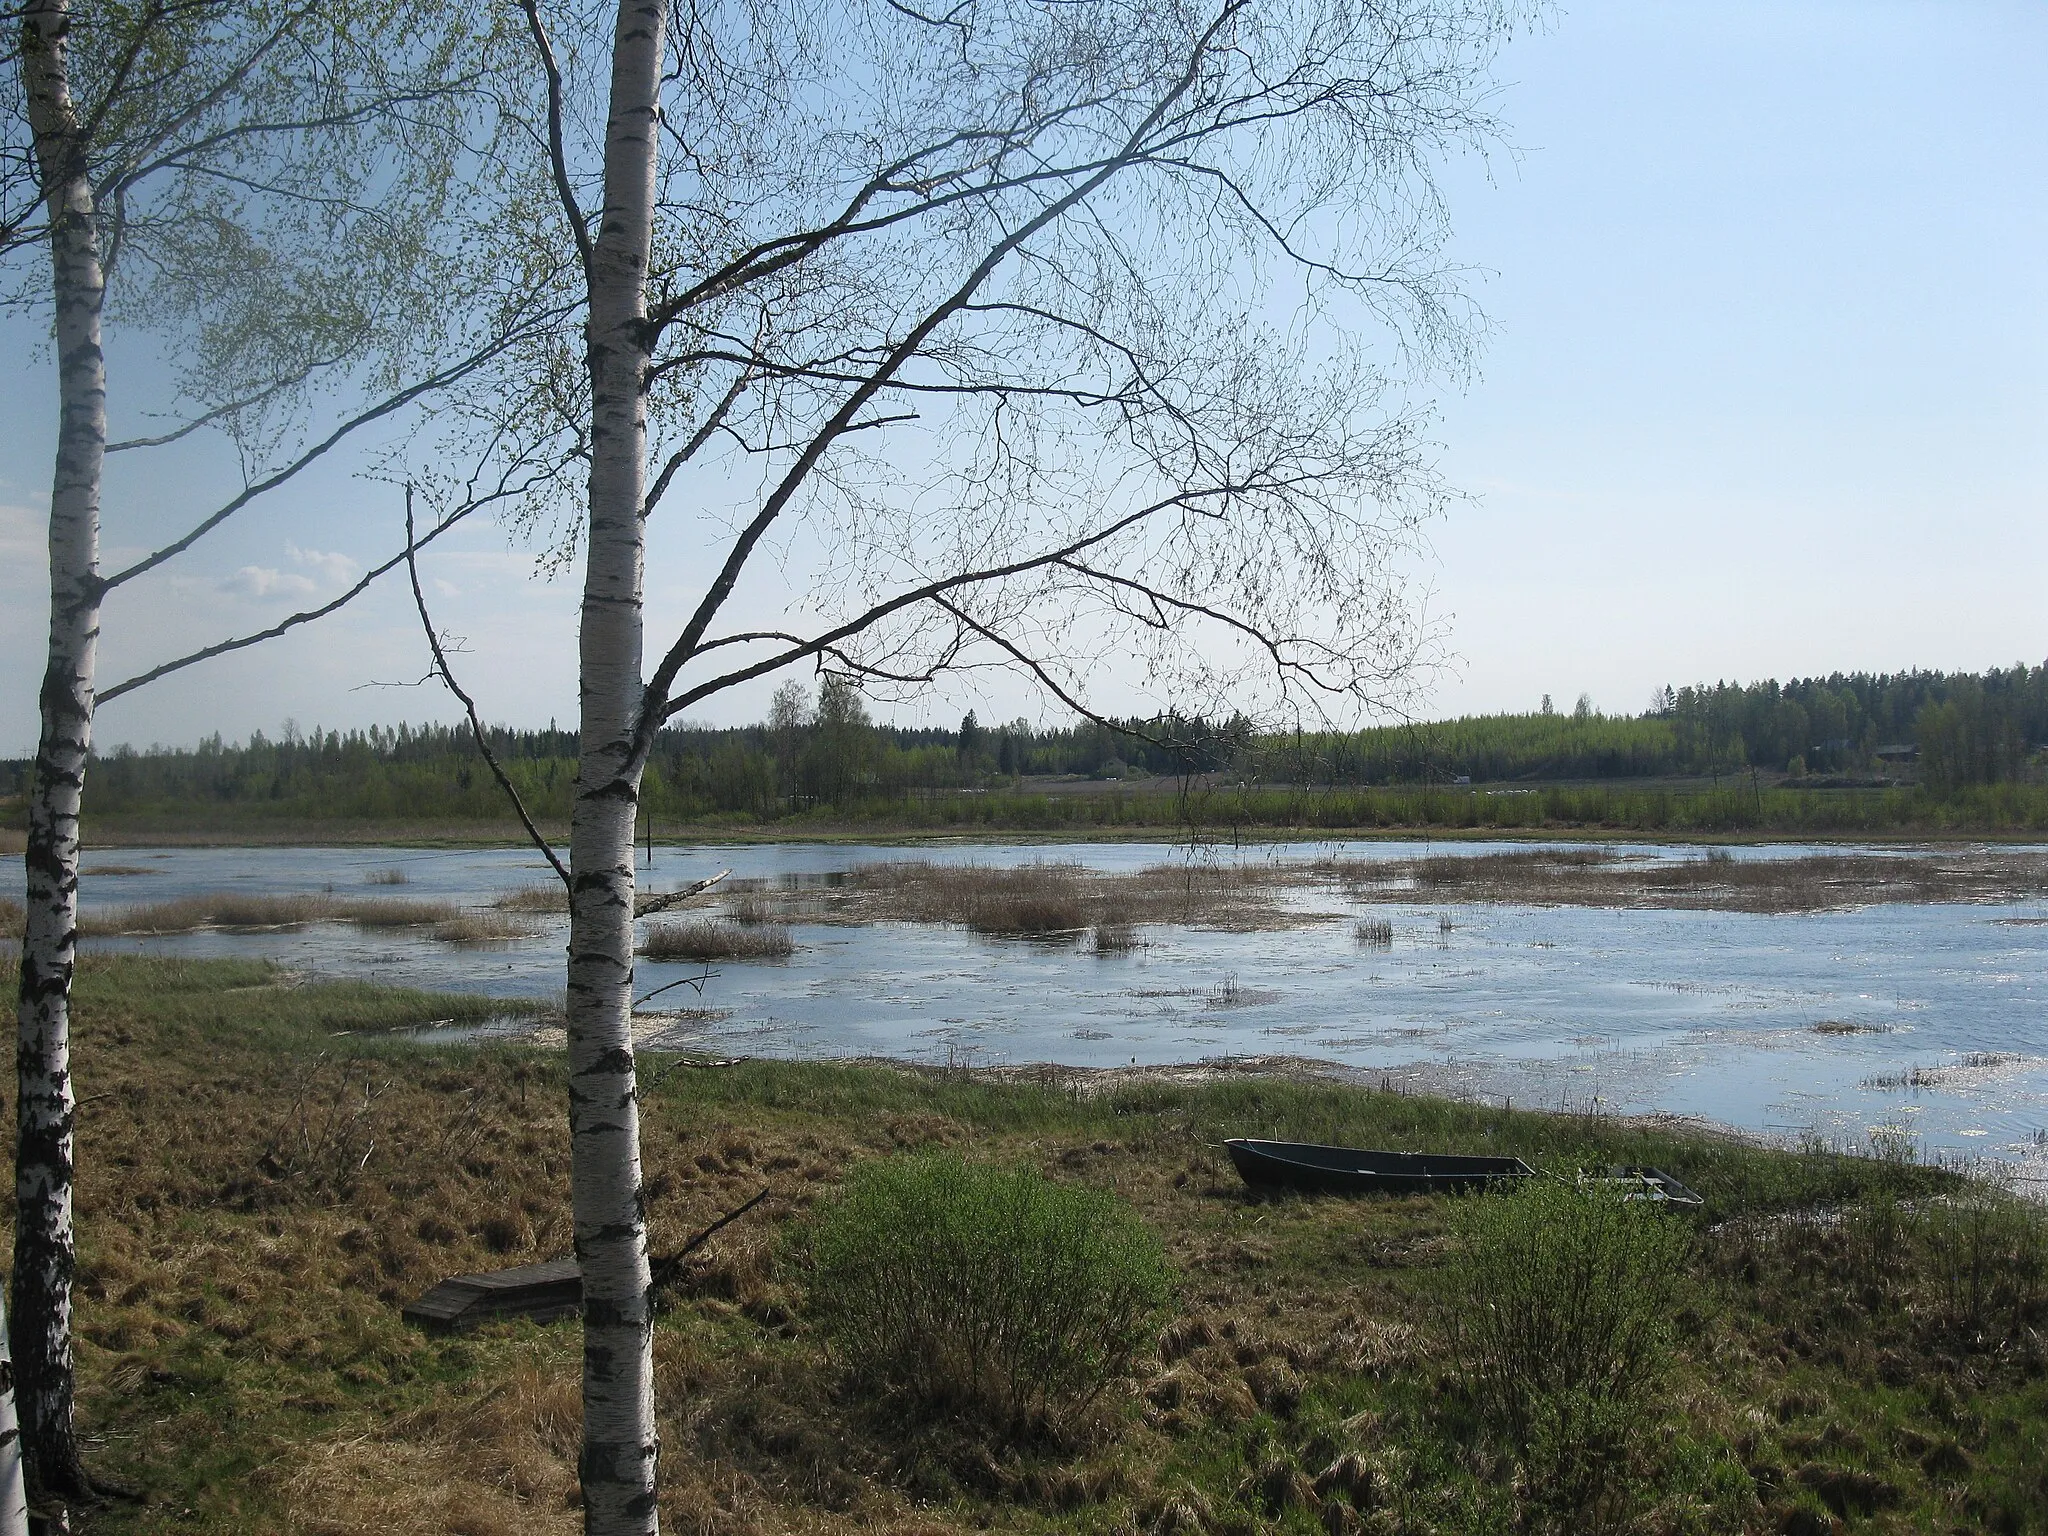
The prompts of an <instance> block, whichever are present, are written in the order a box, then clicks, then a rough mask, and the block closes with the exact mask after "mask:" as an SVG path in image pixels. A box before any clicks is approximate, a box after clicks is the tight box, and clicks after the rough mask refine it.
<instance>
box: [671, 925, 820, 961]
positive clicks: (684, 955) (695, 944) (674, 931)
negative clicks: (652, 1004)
mask: <svg viewBox="0 0 2048 1536" xmlns="http://www.w3.org/2000/svg"><path fill="white" fill-rule="evenodd" d="M640 953H641V954H643V955H645V956H646V957H647V958H648V959H650V960H787V959H788V958H789V957H790V956H791V955H793V954H795V953H796V942H795V941H794V940H793V939H791V938H790V935H789V930H788V929H787V928H782V927H774V926H759V927H742V926H741V925H740V924H738V923H724V922H718V921H715V920H699V921H696V922H688V923H655V924H652V925H650V926H649V927H648V929H647V932H646V934H645V935H644V936H643V937H642V938H641V940H640Z"/></svg>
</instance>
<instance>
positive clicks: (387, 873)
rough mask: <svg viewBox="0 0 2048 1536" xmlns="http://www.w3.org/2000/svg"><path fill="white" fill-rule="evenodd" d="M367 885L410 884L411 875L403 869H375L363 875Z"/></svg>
mask: <svg viewBox="0 0 2048 1536" xmlns="http://www.w3.org/2000/svg"><path fill="white" fill-rule="evenodd" d="M363 881H364V883H365V884H367V885H408V884H410V883H411V877H410V876H408V875H407V874H406V872H405V871H404V870H402V869H373V870H371V871H369V873H367V874H365V875H364V876H363Z"/></svg>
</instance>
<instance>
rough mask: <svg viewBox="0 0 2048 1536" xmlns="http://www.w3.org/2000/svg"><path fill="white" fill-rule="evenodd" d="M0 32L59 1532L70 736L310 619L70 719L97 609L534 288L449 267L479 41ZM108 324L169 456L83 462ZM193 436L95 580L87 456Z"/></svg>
mask: <svg viewBox="0 0 2048 1536" xmlns="http://www.w3.org/2000/svg"><path fill="white" fill-rule="evenodd" d="M15 14H16V16H17V17H18V18H19V32H18V35H17V37H16V38H15V39H14V44H15V46H14V47H13V49H12V57H11V59H10V60H8V62H10V63H11V64H12V65H13V66H14V69H13V71H12V78H11V81H10V84H11V85H12V87H13V89H14V93H15V94H14V99H12V100H10V101H8V102H7V103H6V106H7V107H8V108H9V110H8V111H7V112H6V114H5V123H6V132H7V137H6V139H5V142H4V145H0V258H6V259H7V260H8V267H7V276H8V279H9V282H8V286H7V287H6V288H5V289H4V291H0V302H4V303H5V304H6V305H7V306H8V307H10V308H12V309H15V310H17V311H22V310H26V311H28V312H30V313H32V314H36V315H42V316H47V317H48V322H49V324H50V327H51V340H52V345H53V349H54V353H55V358H56V363H57V389H58V406H59V409H58V432H57V443H56V455H55V459H56V464H55V474H54V477H53V484H52V492H51V500H50V524H49V530H50V531H49V552H50V629H49V644H48V650H47V659H46V664H45V668H44V672H43V680H42V685H41V688H40V691H39V696H38V702H39V709H40V716H41V719H40V734H39V738H38V743H37V753H36V759H35V768H34V774H33V780H32V787H31V791H30V795H29V833H28V845H27V859H26V862H27V898H28V900H27V921H26V932H25V934H24V938H23V941H22V950H21V974H20V991H19V1012H18V1019H19V1037H18V1045H17V1067H18V1075H19V1083H20V1094H19V1102H18V1106H17V1121H18V1131H17V1145H16V1203H17V1214H16V1223H15V1248H14V1266H13V1302H12V1307H11V1317H12V1325H13V1326H12V1340H13V1346H14V1365H15V1381H16V1384H17V1386H18V1396H19V1408H20V1413H21V1420H22V1422H21V1429H22V1431H23V1437H24V1441H25V1445H26V1450H27V1462H28V1471H29V1474H30V1480H31V1482H32V1483H33V1485H34V1486H35V1488H36V1490H37V1493H38V1499H39V1503H41V1504H45V1505H47V1506H48V1507H49V1508H50V1510H51V1514H50V1515H49V1517H48V1522H49V1524H50V1526H51V1528H53V1529H58V1528H62V1527H63V1525H64V1522H65V1519H66V1515H65V1513H64V1501H65V1500H66V1499H70V1498H76V1497H79V1496H81V1495H84V1494H86V1493H88V1492H89V1491H90V1482H89V1479H88V1478H87V1477H86V1475H85V1471H84V1469H83V1467H82V1466H81V1465H80V1462H79V1457H78V1447H77V1443H76V1439H75V1436H74V1434H73V1431H72V1396H73V1386H72V1354H71V1285H72V1271H73V1266H74V1261H75V1237H74V1232H73V1222H72V1204H71V1184H72V1167H73V1157H74V1151H75V1147H74V1132H75V1124H74V1121H75V1114H76V1106H77V1098H76V1095H75V1093H74V1090H73V1086H72V1074H71V1055H70V993H71V979H72V972H73V967H74V962H75V952H76V937H77V912H78V847H79V831H78V823H79V814H80V809H81V803H82V797H83V794H84V789H85V780H86V771H87V766H88V762H89V758H90V752H91V744H92V724H93V716H94V712H95V708H96V706H97V704H99V703H101V702H104V701H105V700H106V699H107V698H110V697H114V696H117V695H118V694H120V693H122V692H126V691H128V690H129V689H132V688H134V687H137V686H141V685H142V684H143V683H145V682H147V681H149V680H151V679H153V678H154V677H157V676H161V675H164V674H166V673H168V672H171V671H174V670H178V669H179V668H181V667H182V666H185V665H188V664H190V663H192V662H194V661H196V660H199V659H203V658H204V657H205V656H209V655H214V654H219V653H221V652H223V651H226V650H232V649H237V648H239V647H241V646H242V645H245V644H249V643H253V642H254V641H255V640H258V639H261V638H264V637H265V636H266V635H268V634H275V633H278V632H281V631H282V630H284V629H288V628H290V627H293V626H294V625H296V624H297V623H300V622H308V621H310V620H311V619H312V618H314V617H317V616H318V612H315V611H309V612H307V613H302V614H298V615H294V616H292V617H291V618H289V619H287V620H285V621H284V622H283V623H282V624H279V625H276V626H272V627H271V628H270V629H269V630H267V631H265V632H264V633H263V634H259V635H255V636H243V637H230V638H224V639H223V640H222V641H221V642H219V643H217V644H215V645H212V646H209V647H207V648H205V649H204V650H203V651H201V652H200V653H198V654H197V655H195V656H192V657H184V658H172V659H167V660H166V661H164V662H162V663H160V664H158V665H157V666H155V667H153V668H151V669H150V670H149V671H148V672H146V673H145V674H143V675H141V676H138V677H136V678H132V679H128V680H126V681H124V682H122V683H120V684H118V685H116V687H114V688H112V689H99V690H97V692H96V687H97V661H98V657H97V645H98V640H99V636H100V632H101V623H102V611H103V604H104V602H105V600H106V599H107V598H108V596H109V595H110V594H112V593H115V592H117V591H118V590H119V589H121V588H122V587H125V586H127V585H128V584H129V583H131V582H134V581H137V580H138V579H140V578H142V577H144V576H146V575H149V574H150V573H152V572H155V571H157V570H159V569H161V568H163V567H164V566H165V565H166V564H167V563H168V562H170V561H172V560H174V559H176V558H177V557H179V556H181V555H183V554H185V553H186V552H187V551H189V550H191V549H192V548H193V547H194V546H195V545H198V544H199V543H200V542H201V541H202V540H203V539H205V538H206V536H207V535H209V534H210V533H212V532H213V531H214V530H216V529H218V528H219V527H221V526H222V525H223V524H224V523H226V522H227V521H228V520H229V519H231V518H232V517H234V516H236V515H237V514H239V513H240V512H242V511H244V510H245V509H247V508H248V507H250V506H251V505H252V504H254V503H256V502H257V501H258V500H259V499H260V498H261V497H263V496H264V495H266V494H268V493H270V492H272V491H274V490H276V489H277V488H278V487H280V486H282V485H284V484H286V483H288V482H289V481H290V480H291V479H292V478H293V477H294V476H295V475H296V474H297V473H298V472H299V471H300V470H302V469H304V468H305V467H306V466H307V465H309V464H311V463H313V462H315V461H317V460H318V459H320V458H321V457H322V456H323V455H325V454H326V453H328V452H329V451H330V450H332V449H333V448H334V447H335V446H336V445H337V444H339V443H341V442H342V441H344V440H345V439H347V438H349V437H350V436H351V435H353V434H355V433H358V432H359V431H361V430H362V429H363V428H365V427H369V426H372V425H375V424H377V423H380V422H384V421H387V420H390V419H392V418H394V417H395V416H396V415H397V414H398V413H400V412H402V411H403V410H405V409H406V408H407V407H408V406H410V405H412V404H414V403H415V402H417V401H420V400H422V399H424V398H426V397H428V396H430V395H432V394H433V393H434V392H435V391H437V390H440V389H444V388H446V387H448V386H450V385H452V384H454V383H456V382H458V381H459V380H461V379H463V378H464V377H466V376H467V375H469V374H470V373H472V372H473V371H474V370H475V369H476V368H477V367H478V366H479V365H480V364H481V363H482V362H483V361H485V360H487V359H489V358H490V357H492V356H494V355H495V354H496V353H497V352H498V351H501V350H502V349H503V348H504V346H505V345H506V344H507V343H508V340H509V339H510V338H511V337H513V336H515V335H516V334H517V333H518V331H519V328H520V326H522V325H524V324H526V323H529V321H530V319H531V315H532V311H531V309H530V308H529V306H528V300H529V299H530V297H531V295H532V293H533V292H534V291H536V285H535V283H534V282H533V281H532V274H531V273H530V272H527V271H523V270H520V269H518V267H517V265H516V264H513V266H512V270H511V271H510V272H509V273H508V267H507V264H506V263H505V262H502V261H497V262H491V263H482V264H479V263H477V262H476V261H474V260H472V259H471V255H472V250H473V247H474V246H475V245H476V243H477V242H476V240H475V231H474V229H470V230H467V231H465V230H464V229H463V228H462V227H461V217H460V215H462V214H464V213H474V212H475V211H476V210H477V209H478V208H479V207H482V206H484V205H485V204H486V203H487V202H488V203H489V206H490V207H491V208H492V209H493V210H494V211H495V212H497V213H503V212H504V211H505V210H506V209H507V208H514V207H516V196H515V195H513V194H512V193H511V192H510V190H509V183H500V182H499V181H497V180H494V172H495V168H496V167H497V166H499V165H500V164H501V163H502V162H501V161H499V160H498V159H497V158H495V157H494V156H493V154H492V153H491V149H492V145H491V138H492V134H493V133H494V132H495V131H496V130H495V129H494V128H493V127H492V123H493V121H494V118H495V114H494V113H493V112H492V111H491V109H490V103H489V100H488V98H487V97H486V96H485V94H484V93H483V91H482V90H481V89H480V85H479V82H480V80H482V79H483V78H484V77H485V76H486V75H487V74H488V72H489V70H490V68H491V65H492V62H493V57H494V54H493V46H494V39H495V38H496V37H497V35H498V34H497V33H496V32H495V31H494V30H493V27H494V23H493V22H492V21H491V20H490V19H489V18H488V17H486V18H483V20H482V21H481V23H479V22H478V20H477V18H475V17H472V16H471V15H470V14H469V13H468V11H467V9H466V8H457V7H443V8H440V9H439V10H436V9H434V8H431V7H420V6H416V5H397V4H388V3H384V0H333V3H330V0H283V3H274V0H256V3H240V0H142V3H140V4H137V5H111V4H105V5H103V4H92V3H86V4H82V5H74V4H73V0H27V3H26V4H25V5H24V6H23V7H22V8H21V9H20V10H18V11H17V12H16V13H15ZM465 237H467V238H465ZM42 262H46V263H47V265H46V266H44V267H43V270H42V272H41V274H40V275H38V274H36V273H35V272H34V271H33V266H34V265H36V264H40V263H42ZM541 286H544V283H543V284H542V285H541ZM451 317H452V322H451ZM110 321H111V323H113V324H114V325H116V326H117V327H119V326H125V327H126V328H127V329H129V330H131V331H133V332H135V333H137V334H138V335H139V336H145V337H147V336H154V337H155V338H157V339H159V340H161V341H163V342H165V343H167V345H166V346H165V349H164V350H165V354H166V358H167V361H168V366H169V367H170V370H171V373H172V376H173V378H174V379H175V382H176V398H175V399H174V400H171V401H169V402H157V403H159V404H167V405H168V406H169V407H170V408H171V409H172V411H173V412H174V413H176V414H174V420H173V422H172V424H171V425H170V426H169V427H168V428H167V429H166V430H161V431H159V432H157V433H155V434H154V435H149V436H138V437H135V438H131V439H128V440H125V441H117V442H110V441H109V432H108V401H109V381H108V370H107V362H106V351H105V348H104V346H103V336H102V329H103V326H104V325H106V324H107V323H109V322H110ZM335 391H338V392H340V393H342V394H343V395H344V396H345V398H347V399H348V400H349V401H350V406H349V409H348V410H347V411H345V412H343V413H342V414H340V416H339V418H338V419H336V415H335V413H334V412H333V411H331V410H329V411H326V412H325V413H324V414H323V411H322V406H323V404H324V403H325V401H326V399H327V395H326V394H324V393H323V392H335ZM138 403H139V402H138ZM131 409H133V408H132V407H131ZM208 430H210V431H213V432H216V433H218V434H221V435H222V436H223V437H224V438H225V440H226V442H227V446H228V448H229V450H230V451H231V452H232V453H233V454H234V455H235V456H236V458H237V459H238V460H239V462H240V464H241V465H242V467H243V470H244V484H243V487H242V489H241V490H240V491H239V492H237V493H236V494H234V495H232V496H231V497H229V498H228V499H227V500H226V501H225V502H224V503H223V504H222V505H221V506H219V507H218V508H216V509H214V510H213V511H212V512H210V513H209V514H207V515H206V516H204V517H201V518H199V519H198V520H197V521H196V522H194V523H193V524H192V525H190V526H189V527H186V528H184V529H182V530H175V531H174V532H173V533H172V534H171V535H170V536H168V537H165V538H164V539H163V542H162V543H161V544H160V545H159V547H157V548H156V549H154V550H153V551H152V552H151V553H150V554H148V555H146V556H145V557H143V558H141V559H139V560H137V561H134V562H132V563H131V564H129V565H128V566H126V567H125V568H123V569H121V570H119V571H116V572H113V573H111V574H108V573H103V572H102V570H101V566H100V527H101V510H102V500H103V489H102V487H103V480H104V471H105V466H106V460H107V457H108V455H109V454H112V453H118V452H124V451H134V452H146V451H148V450H149V449H151V448H153V447H159V446H162V445H164V444H167V443H171V442H176V441H180V440H183V439H185V438H187V437H189V436H190V435H191V434H193V433H195V432H200V431H208ZM135 510H136V511H137V512H139V513H140V514H141V515H139V516H137V517H135V518H134V519H133V523H132V524H131V526H136V525H139V527H137V529H136V531H140V532H154V531H158V530H159V529H160V528H161V522H162V519H161V518H160V517H152V516H151V515H150V512H151V509H150V508H149V507H147V506H145V507H142V508H139V509H135ZM152 524H155V525H156V527H155V528H152V526H151V525H152ZM437 531H438V530H437ZM396 563H397V561H395V560H394V561H389V562H386V563H385V565H384V566H382V567H381V568H380V570H388V569H391V568H393V567H394V566H395V564H396ZM375 574H377V573H376V572H373V573H372V575H373V576H374V575H375ZM368 579H369V578H366V579H365V581H364V582H363V583H359V584H358V585H357V586H356V588H355V589H354V591H355V592H360V591H361V590H362V589H363V586H365V585H367V581H368ZM347 595H348V596H353V595H354V592H351V593H350V594H347ZM342 600H343V601H345V600H346V598H344V599H342ZM336 606H339V602H336V603H333V604H328V605H325V609H326V610H331V609H332V608H333V607H336ZM322 611H325V610H322ZM0 1472H4V1468H0ZM5 1486H6V1484H5V1478H4V1476H0V1493H4V1489H5ZM4 1504H5V1500H4V1498H0V1517H4Z"/></svg>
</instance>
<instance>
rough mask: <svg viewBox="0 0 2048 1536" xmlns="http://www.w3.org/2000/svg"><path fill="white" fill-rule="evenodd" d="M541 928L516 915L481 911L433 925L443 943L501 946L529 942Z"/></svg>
mask: <svg viewBox="0 0 2048 1536" xmlns="http://www.w3.org/2000/svg"><path fill="white" fill-rule="evenodd" d="M538 932H540V929H539V928H538V927H536V926H535V925H534V924H533V922H532V921H531V920H529V919H526V918H523V917H521V916H520V915H519V914H517V913H512V912H499V911H491V910H488V909H486V910H482V911H476V912H464V913H463V914H461V915H460V916H459V917H450V918H443V919H442V920H441V921H439V922H437V923H435V924H434V937H435V938H436V939H439V940H440V941H441V942H442V943H443V944H504V943H509V942H511V941H512V940H515V939H530V938H532V937H533V936H534V935H535V934H536V933H538Z"/></svg>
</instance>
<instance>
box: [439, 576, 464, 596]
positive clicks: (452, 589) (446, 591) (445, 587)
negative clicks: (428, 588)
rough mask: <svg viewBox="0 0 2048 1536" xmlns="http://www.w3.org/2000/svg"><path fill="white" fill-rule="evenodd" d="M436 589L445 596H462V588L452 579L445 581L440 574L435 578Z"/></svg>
mask: <svg viewBox="0 0 2048 1536" xmlns="http://www.w3.org/2000/svg"><path fill="white" fill-rule="evenodd" d="M434 590H435V591H436V592H439V593H440V594H441V595H442V596H443V597H460V596H462V588H460V587H458V586H457V585H455V583H454V582H452V581H443V580H442V579H441V578H440V577H438V576H436V577H435V578H434Z"/></svg>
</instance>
